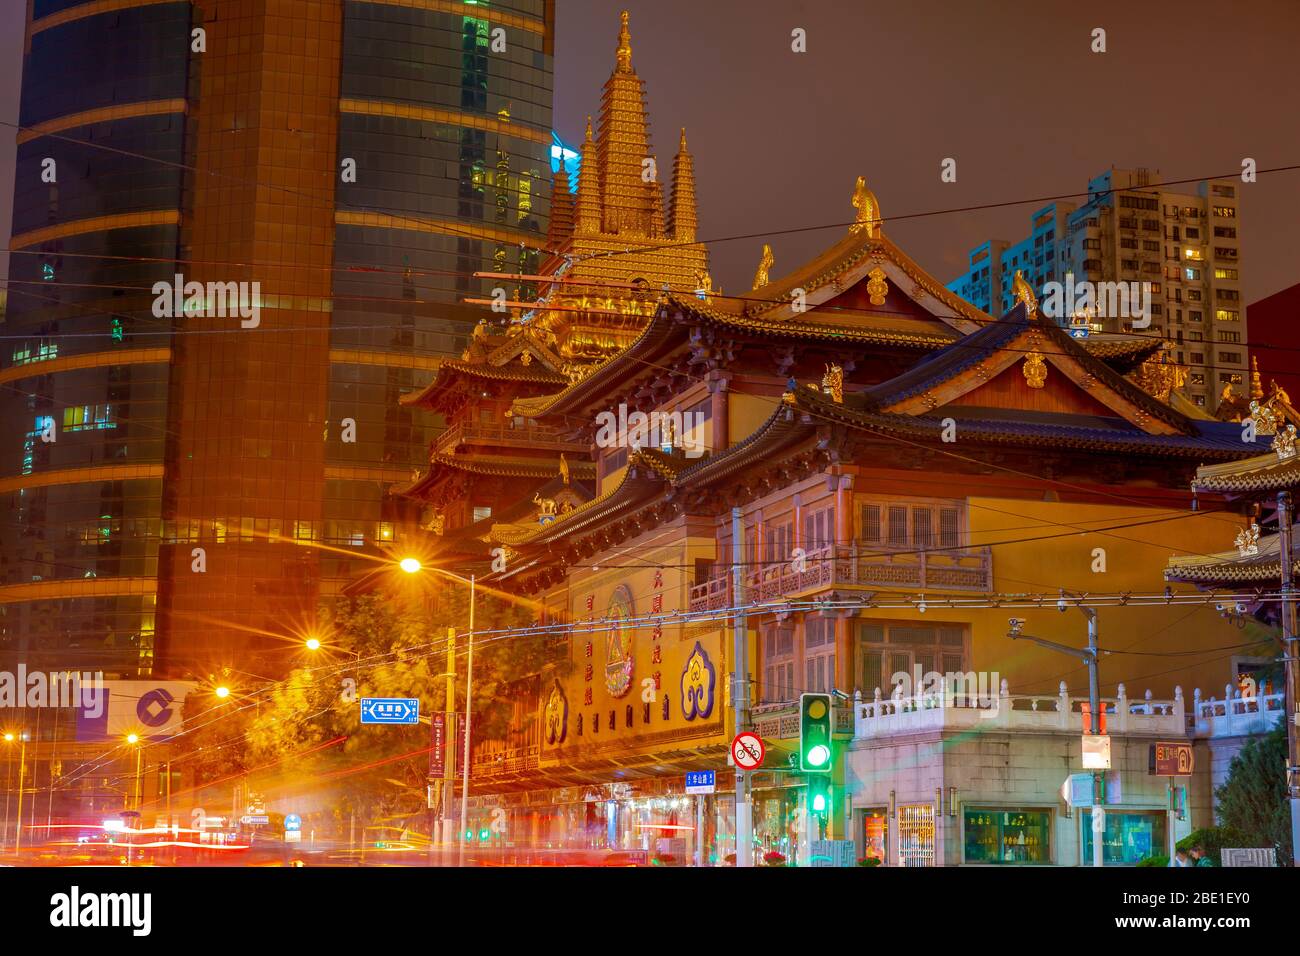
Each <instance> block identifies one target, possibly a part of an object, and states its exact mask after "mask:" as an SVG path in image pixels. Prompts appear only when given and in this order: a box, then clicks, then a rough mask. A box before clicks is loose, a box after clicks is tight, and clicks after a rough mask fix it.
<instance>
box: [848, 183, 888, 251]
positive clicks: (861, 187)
mask: <svg viewBox="0 0 1300 956" xmlns="http://www.w3.org/2000/svg"><path fill="white" fill-rule="evenodd" d="M853 208H854V209H856V210H857V216H856V217H855V220H854V223H853V225H851V226H849V232H865V233H866V234H867V238H868V239H874V238H876V237H877V236H878V235H880V224H881V219H880V203H879V202H877V201H876V194H875V193H873V192H872V191H871V190H870V189H868V188H867V178H866V177H865V176H859V177H858V181H857V183H856V184H854V186H853Z"/></svg>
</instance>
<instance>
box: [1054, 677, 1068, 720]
mask: <svg viewBox="0 0 1300 956" xmlns="http://www.w3.org/2000/svg"><path fill="white" fill-rule="evenodd" d="M1056 716H1057V717H1058V718H1059V719H1060V722H1061V729H1062V730H1069V729H1070V692H1069V690H1068V689H1067V688H1066V686H1065V681H1061V684H1060V690H1059V691H1058V695H1057V702H1056Z"/></svg>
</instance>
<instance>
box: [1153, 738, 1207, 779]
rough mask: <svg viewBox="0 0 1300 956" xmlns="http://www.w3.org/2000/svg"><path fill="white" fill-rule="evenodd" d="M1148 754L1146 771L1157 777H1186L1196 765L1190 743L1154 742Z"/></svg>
mask: <svg viewBox="0 0 1300 956" xmlns="http://www.w3.org/2000/svg"><path fill="white" fill-rule="evenodd" d="M1150 756H1151V759H1150V762H1149V763H1148V767H1147V773H1148V774H1152V775H1154V776H1157V777H1186V776H1189V775H1190V774H1191V772H1192V768H1193V767H1194V766H1195V765H1196V759H1195V755H1194V754H1193V752H1192V745H1191V744H1186V743H1165V742H1163V741H1161V742H1159V743H1154V744H1152V745H1151V751H1150Z"/></svg>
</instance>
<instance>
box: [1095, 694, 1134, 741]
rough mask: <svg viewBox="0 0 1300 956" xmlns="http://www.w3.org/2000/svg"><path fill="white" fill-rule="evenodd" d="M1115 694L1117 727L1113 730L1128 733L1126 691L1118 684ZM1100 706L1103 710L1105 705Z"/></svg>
mask: <svg viewBox="0 0 1300 956" xmlns="http://www.w3.org/2000/svg"><path fill="white" fill-rule="evenodd" d="M1116 693H1117V695H1118V696H1117V697H1116V699H1115V723H1116V724H1118V725H1119V726H1117V727H1116V728H1115V730H1117V731H1118V732H1119V733H1121V734H1124V733H1128V716H1129V715H1128V691H1126V690H1125V689H1124V685H1123V684H1120V685H1119V687H1118V688H1117V689H1116ZM1101 706H1102V707H1103V708H1105V706H1106V705H1105V704H1104V703H1103V704H1102V705H1101Z"/></svg>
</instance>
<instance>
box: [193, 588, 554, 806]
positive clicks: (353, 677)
mask: <svg viewBox="0 0 1300 956" xmlns="http://www.w3.org/2000/svg"><path fill="white" fill-rule="evenodd" d="M466 590H467V589H465V588H462V587H456V588H448V589H446V590H440V591H439V593H438V595H437V599H436V600H435V601H430V602H425V601H423V600H421V601H415V602H412V601H403V600H401V599H400V596H396V597H395V596H394V595H386V594H369V595H365V596H362V597H355V598H339V599H337V600H334V601H332V602H329V603H327V604H325V605H324V606H322V608H321V612H320V615H319V618H318V620H319V627H318V630H319V632H320V633H321V634H322V635H323V637H324V639H325V643H324V646H323V647H322V649H321V651H319V652H318V654H319V655H320V656H319V659H317V658H313V659H312V661H311V662H310V663H309V664H305V665H304V666H302V667H299V668H297V669H295V670H293V671H291V672H290V673H289V674H288V675H287V676H286V677H285V678H284V679H283V680H281V681H279V682H277V683H276V684H274V685H272V686H270V687H269V688H266V689H264V690H260V691H257V692H256V694H257V696H256V701H255V703H252V704H244V705H242V707H241V708H240V709H239V711H238V712H237V713H236V712H234V711H232V715H231V717H230V718H229V719H226V720H221V721H217V722H216V723H215V724H213V725H209V726H207V727H204V728H202V729H201V730H199V731H196V732H195V733H194V735H193V736H192V737H191V744H192V746H193V747H194V748H196V749H197V748H198V747H202V748H203V751H202V752H200V753H198V754H196V758H197V759H198V762H199V763H200V771H201V773H200V778H201V779H205V780H213V779H217V778H221V777H224V776H229V775H232V774H233V775H240V774H245V773H246V774H256V775H257V780H258V782H257V789H258V790H261V791H265V792H268V793H270V794H274V793H275V792H276V790H277V789H280V788H284V789H292V790H299V791H300V790H301V789H303V783H304V781H310V782H311V784H312V788H313V790H315V791H316V794H317V796H318V797H319V796H321V795H322V792H321V791H324V793H323V796H324V798H325V800H326V802H329V803H330V804H332V806H333V809H334V819H335V822H336V825H337V826H338V828H340V829H342V828H343V827H344V821H346V820H347V819H348V818H349V816H350V815H351V814H353V813H355V814H356V815H357V817H359V818H361V819H362V820H369V821H372V822H373V821H377V820H382V819H384V818H388V817H396V818H402V819H409V818H410V817H412V816H414V815H416V814H418V813H422V812H423V811H424V810H425V805H426V804H425V786H426V783H427V779H428V772H429V743H430V735H429V729H428V727H427V726H426V725H423V724H421V725H420V726H416V727H382V726H380V727H372V726H364V727H363V726H361V724H360V718H359V705H358V702H359V700H360V699H361V698H362V697H415V698H419V700H420V712H421V714H422V715H428V714H432V713H438V712H441V711H443V710H444V709H445V694H446V690H445V680H444V678H443V676H442V675H443V673H444V671H445V670H446V654H445V647H446V633H447V629H448V628H449V627H452V628H455V629H456V631H457V632H458V634H459V635H460V636H459V637H458V639H457V643H456V660H455V672H456V681H455V685H456V686H455V691H456V698H455V701H454V704H453V708H452V709H454V710H456V711H457V712H463V711H464V707H465V670H466V655H465V650H466V641H465V637H464V632H465V630H466V626H467V623H468V595H467V593H466ZM475 611H476V615H475V617H476V625H475V628H476V636H475V642H474V708H473V710H474V713H473V722H472V738H473V743H475V744H477V743H479V742H481V741H483V740H487V739H492V738H498V737H502V736H504V735H505V734H506V732H507V731H508V730H509V729H510V720H511V716H512V712H513V699H512V691H513V690H514V689H515V687H516V686H517V685H518V684H519V682H520V681H523V680H527V679H528V678H530V677H532V676H533V675H536V674H537V673H538V672H539V671H540V670H541V668H542V666H543V664H545V663H546V662H547V661H548V659H549V656H548V651H547V645H548V638H547V636H546V635H544V634H540V633H539V634H527V633H524V634H520V633H518V631H519V629H520V628H522V627H526V626H527V625H528V624H529V623H530V622H531V620H532V617H533V613H532V611H531V609H529V608H527V607H525V606H521V605H520V604H517V603H515V602H513V601H508V600H505V599H502V598H498V597H496V596H494V595H493V594H492V593H491V592H488V593H485V591H484V589H480V590H479V594H478V601H477V605H476V608H475ZM236 703H238V702H236ZM232 738H233V739H234V740H235V742H236V746H224V747H220V746H218V745H219V744H221V743H228V742H229V741H230V740H231V739H232Z"/></svg>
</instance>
